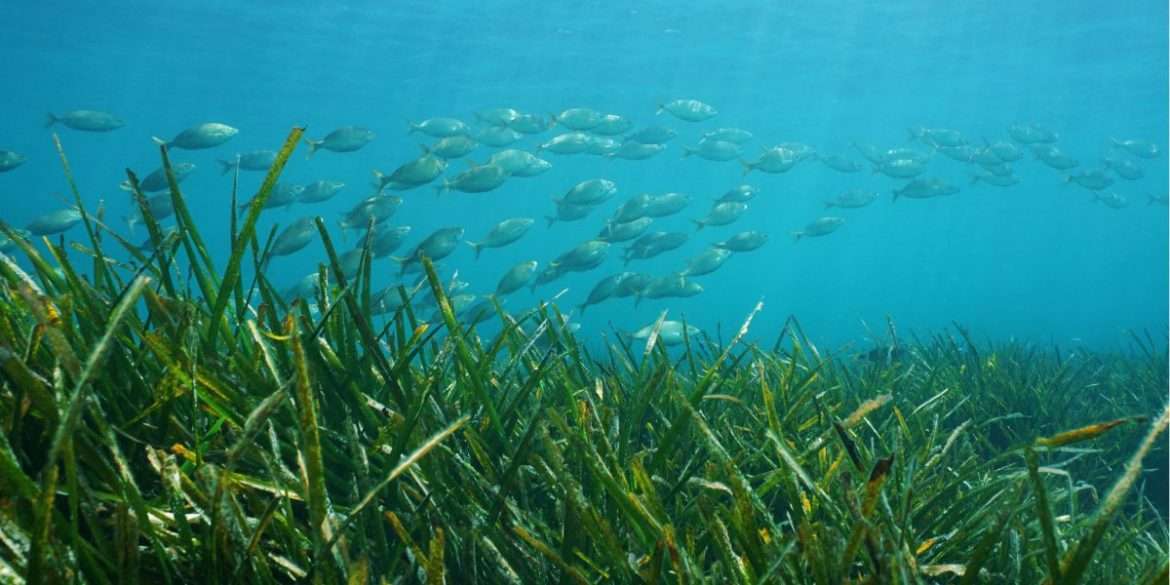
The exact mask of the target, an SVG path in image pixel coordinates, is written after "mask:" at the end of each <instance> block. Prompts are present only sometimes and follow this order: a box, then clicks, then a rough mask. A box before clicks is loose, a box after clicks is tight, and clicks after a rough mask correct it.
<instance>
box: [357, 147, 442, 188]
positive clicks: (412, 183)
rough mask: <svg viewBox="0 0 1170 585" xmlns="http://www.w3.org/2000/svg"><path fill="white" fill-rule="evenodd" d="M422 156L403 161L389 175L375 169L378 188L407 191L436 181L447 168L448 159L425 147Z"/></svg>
mask: <svg viewBox="0 0 1170 585" xmlns="http://www.w3.org/2000/svg"><path fill="white" fill-rule="evenodd" d="M423 151H424V152H423V154H422V156H420V157H418V158H416V159H414V160H412V161H410V162H407V163H403V164H402V165H401V166H399V167H398V168H396V169H394V172H393V173H390V174H389V175H385V174H383V173H382V172H381V171H379V170H377V169H374V185H375V186H377V187H378V189H387V188H388V189H393V190H398V191H405V190H408V189H413V188H415V187H419V186H421V185H425V184H427V183H430V182H431V181H434V180H435V179H436V178H438V176H439V175H441V174H443V171H446V170H447V161H446V160H444V159H443V158H441V157H438V156H435V155H433V154H431V153H430V152H427V151H426V149H425V148H424V149H423Z"/></svg>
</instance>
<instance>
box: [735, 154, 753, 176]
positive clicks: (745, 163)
mask: <svg viewBox="0 0 1170 585" xmlns="http://www.w3.org/2000/svg"><path fill="white" fill-rule="evenodd" d="M739 164H740V165H743V174H744V176H747V174H748V173H750V172H752V169H754V168H756V167H754V166H752V163H750V162H748V161H746V160H743V159H742V158H741V159H739Z"/></svg>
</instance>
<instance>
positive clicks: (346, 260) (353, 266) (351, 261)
mask: <svg viewBox="0 0 1170 585" xmlns="http://www.w3.org/2000/svg"><path fill="white" fill-rule="evenodd" d="M362 253H363V251H362V250H361V249H360V248H359V249H357V250H349V251H348V252H345V253H343V254H342V255H341V256H339V257H338V258H337V264H338V265H339V266H340V267H341V274H342V275H343V276H345V277H346V278H353V277H355V276H357V273H358V270H360V269H361V267H362Z"/></svg>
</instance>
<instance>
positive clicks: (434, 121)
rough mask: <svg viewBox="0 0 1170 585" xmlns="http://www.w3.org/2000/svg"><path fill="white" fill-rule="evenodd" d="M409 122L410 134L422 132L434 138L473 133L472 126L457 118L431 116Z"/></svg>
mask: <svg viewBox="0 0 1170 585" xmlns="http://www.w3.org/2000/svg"><path fill="white" fill-rule="evenodd" d="M408 124H409V126H410V130H409V132H407V133H408V134H414V133H415V132H422V133H423V134H426V135H427V136H431V137H434V138H446V137H448V136H458V135H460V134H470V133H471V128H469V127H468V126H467V124H465V123H463V121H462V120H456V119H455V118H431V119H429V120H423V121H422V122H408Z"/></svg>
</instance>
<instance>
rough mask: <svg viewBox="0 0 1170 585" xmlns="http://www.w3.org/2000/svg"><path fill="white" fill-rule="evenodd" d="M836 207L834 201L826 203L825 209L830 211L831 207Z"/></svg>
mask: <svg viewBox="0 0 1170 585" xmlns="http://www.w3.org/2000/svg"><path fill="white" fill-rule="evenodd" d="M834 206H836V204H835V203H833V202H832V201H826V202H825V209H829V208H830V207H834Z"/></svg>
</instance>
